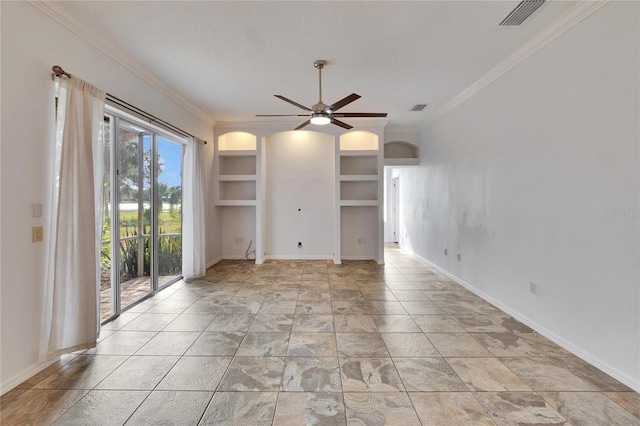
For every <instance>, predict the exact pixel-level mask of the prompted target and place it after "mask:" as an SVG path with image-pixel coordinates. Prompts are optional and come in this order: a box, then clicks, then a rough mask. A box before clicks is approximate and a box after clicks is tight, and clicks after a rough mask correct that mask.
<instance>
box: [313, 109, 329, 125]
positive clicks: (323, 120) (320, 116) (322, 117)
mask: <svg viewBox="0 0 640 426" xmlns="http://www.w3.org/2000/svg"><path fill="white" fill-rule="evenodd" d="M329 123H331V119H330V118H329V115H328V114H325V113H322V112H319V113H315V114H312V115H311V124H316V125H318V126H324V125H325V124H329Z"/></svg>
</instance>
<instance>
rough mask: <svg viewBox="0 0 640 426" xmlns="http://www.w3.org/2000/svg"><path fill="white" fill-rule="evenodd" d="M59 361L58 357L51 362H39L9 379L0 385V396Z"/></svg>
mask: <svg viewBox="0 0 640 426" xmlns="http://www.w3.org/2000/svg"><path fill="white" fill-rule="evenodd" d="M59 359H60V357H55V358H54V359H52V360H49V361H46V362H40V363H38V364H36V365H32V366H31V367H29V368H27V369H26V370H24V371H23V372H22V373H18V374H16V375H15V376H13V377H12V378H10V379H9V380H7V381H6V382H4V383H1V384H0V395H4V394H5V393H7V392H9V391H10V390H12V389H13V388H15V387H16V386H18V385H19V384H20V383H22V382H24V381H25V380H27V379H30V378H32V377H33V376H35V375H36V374H38V373H39V372H41V371H42V370H44V369H45V368H47V367H49V366H50V365H53V364H55V363H56V362H58V360H59Z"/></svg>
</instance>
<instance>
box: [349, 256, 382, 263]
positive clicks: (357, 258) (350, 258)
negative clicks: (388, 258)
mask: <svg viewBox="0 0 640 426" xmlns="http://www.w3.org/2000/svg"><path fill="white" fill-rule="evenodd" d="M341 259H342V260H375V261H376V262H377V260H376V259H374V258H372V257H371V256H341Z"/></svg>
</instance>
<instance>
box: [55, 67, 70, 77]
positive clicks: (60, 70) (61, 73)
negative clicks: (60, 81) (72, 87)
mask: <svg viewBox="0 0 640 426" xmlns="http://www.w3.org/2000/svg"><path fill="white" fill-rule="evenodd" d="M51 69H52V70H53V73H54V74H55V75H57V76H60V75H66V76H67V77H71V74H69V73H67V72H65V71H64V70H63V69H62V67H61V66H60V65H54V66H53V67H51Z"/></svg>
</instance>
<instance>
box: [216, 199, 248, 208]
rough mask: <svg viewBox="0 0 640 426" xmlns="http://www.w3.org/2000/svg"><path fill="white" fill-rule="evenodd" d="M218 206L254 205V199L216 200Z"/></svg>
mask: <svg viewBox="0 0 640 426" xmlns="http://www.w3.org/2000/svg"><path fill="white" fill-rule="evenodd" d="M216 205H218V206H254V207H255V205H256V200H218V202H217V203H216Z"/></svg>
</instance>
